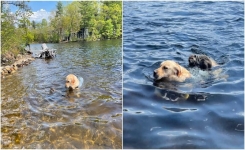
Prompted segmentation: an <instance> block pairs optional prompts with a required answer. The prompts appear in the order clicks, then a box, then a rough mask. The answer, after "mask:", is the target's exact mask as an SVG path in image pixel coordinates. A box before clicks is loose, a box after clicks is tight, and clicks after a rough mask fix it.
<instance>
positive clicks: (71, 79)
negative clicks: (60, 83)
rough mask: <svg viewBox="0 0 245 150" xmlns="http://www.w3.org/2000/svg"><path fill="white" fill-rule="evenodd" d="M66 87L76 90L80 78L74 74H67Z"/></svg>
mask: <svg viewBox="0 0 245 150" xmlns="http://www.w3.org/2000/svg"><path fill="white" fill-rule="evenodd" d="M65 86H66V88H68V89H71V90H74V89H76V88H78V86H79V80H78V78H77V77H76V76H75V75H74V74H69V75H68V76H66V84H65Z"/></svg>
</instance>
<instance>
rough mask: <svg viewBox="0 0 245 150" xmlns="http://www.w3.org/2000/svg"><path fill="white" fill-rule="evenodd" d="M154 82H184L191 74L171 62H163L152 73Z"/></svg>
mask: <svg viewBox="0 0 245 150" xmlns="http://www.w3.org/2000/svg"><path fill="white" fill-rule="evenodd" d="M153 76H154V79H155V81H159V80H163V81H177V82H184V81H185V80H186V79H187V78H190V77H191V74H190V72H189V71H188V70H186V69H185V68H184V67H182V66H181V65H179V64H178V63H176V62H175V61H172V60H166V61H163V62H162V63H161V65H160V67H159V68H158V69H156V70H154V72H153Z"/></svg>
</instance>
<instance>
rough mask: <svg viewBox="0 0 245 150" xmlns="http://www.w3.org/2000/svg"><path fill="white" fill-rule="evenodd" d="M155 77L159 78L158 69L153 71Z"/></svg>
mask: <svg viewBox="0 0 245 150" xmlns="http://www.w3.org/2000/svg"><path fill="white" fill-rule="evenodd" d="M153 77H154V78H158V76H157V69H156V70H154V71H153Z"/></svg>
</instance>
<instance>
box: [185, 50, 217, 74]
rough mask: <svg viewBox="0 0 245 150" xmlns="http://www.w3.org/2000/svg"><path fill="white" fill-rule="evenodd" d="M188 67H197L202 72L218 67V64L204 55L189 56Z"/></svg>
mask: <svg viewBox="0 0 245 150" xmlns="http://www.w3.org/2000/svg"><path fill="white" fill-rule="evenodd" d="M188 61H189V66H190V67H198V68H200V69H202V70H209V69H211V68H212V67H215V66H218V64H217V63H216V62H215V61H214V60H213V59H212V58H210V57H208V56H206V55H196V54H194V55H191V56H190V57H189V59H188Z"/></svg>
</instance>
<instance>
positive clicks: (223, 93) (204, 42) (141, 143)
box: [123, 1, 244, 148]
mask: <svg viewBox="0 0 245 150" xmlns="http://www.w3.org/2000/svg"><path fill="white" fill-rule="evenodd" d="M123 15H124V16H123V17H124V19H123V71H124V72H123V147H124V148H244V3H243V2H129V1H127V2H124V13H123ZM191 54H206V55H208V56H210V57H212V58H213V59H214V60H215V61H217V62H218V63H219V65H220V66H219V67H217V68H214V69H213V70H212V71H206V72H205V71H201V70H198V69H197V68H194V69H192V68H189V67H188V57H189V55H191ZM164 60H174V61H176V62H178V63H179V64H181V65H182V66H184V67H186V68H187V69H188V70H190V72H191V73H192V74H193V78H192V79H191V80H188V81H186V82H184V83H179V84H176V83H157V84H154V83H153V80H152V71H153V70H154V69H156V68H157V67H158V66H159V64H160V63H161V62H162V61H164Z"/></svg>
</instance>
